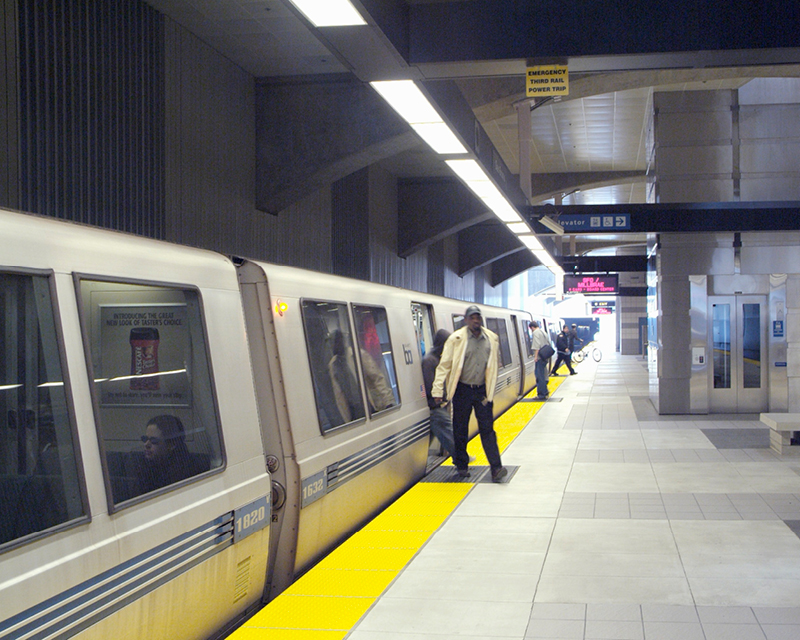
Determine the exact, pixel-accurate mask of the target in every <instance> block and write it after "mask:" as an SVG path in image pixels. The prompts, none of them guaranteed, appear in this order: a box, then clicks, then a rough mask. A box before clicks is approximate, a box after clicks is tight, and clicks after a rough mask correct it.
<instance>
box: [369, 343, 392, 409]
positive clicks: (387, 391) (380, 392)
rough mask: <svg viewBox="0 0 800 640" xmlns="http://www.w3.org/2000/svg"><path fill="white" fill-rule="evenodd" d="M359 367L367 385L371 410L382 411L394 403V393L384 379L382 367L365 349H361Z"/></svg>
mask: <svg viewBox="0 0 800 640" xmlns="http://www.w3.org/2000/svg"><path fill="white" fill-rule="evenodd" d="M361 368H362V369H363V371H364V383H365V384H366V385H367V400H369V405H370V407H371V408H372V410H373V411H383V410H384V409H388V408H389V407H393V406H394V405H395V401H394V393H393V392H392V388H391V387H390V386H389V383H388V381H387V380H386V374H385V373H384V371H383V369H384V367H383V366H382V364H379V363H378V362H376V361H375V358H373V357H372V356H371V355H370V353H369V352H368V351H367V350H366V349H361Z"/></svg>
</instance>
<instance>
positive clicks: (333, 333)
mask: <svg viewBox="0 0 800 640" xmlns="http://www.w3.org/2000/svg"><path fill="white" fill-rule="evenodd" d="M302 308H303V326H304V327H305V332H306V345H307V348H308V357H309V360H310V362H311V379H312V381H313V383H314V396H315V398H316V401H317V415H318V416H319V425H320V429H321V430H322V433H325V432H326V431H330V430H331V429H335V428H336V427H340V426H342V425H344V424H348V423H350V422H353V421H355V420H361V419H363V418H364V416H365V415H366V414H365V412H364V399H363V396H362V395H361V387H360V385H359V384H358V379H357V377H356V363H355V356H354V355H353V353H354V350H353V335H352V333H351V332H350V321H349V319H348V315H347V305H345V304H341V303H337V302H318V301H315V300H303V301H302Z"/></svg>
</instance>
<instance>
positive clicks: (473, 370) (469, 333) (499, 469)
mask: <svg viewBox="0 0 800 640" xmlns="http://www.w3.org/2000/svg"><path fill="white" fill-rule="evenodd" d="M464 319H465V325H464V326H463V327H462V328H461V329H459V330H458V331H455V332H453V334H452V335H451V336H450V337H449V338H448V339H447V342H445V343H444V350H443V351H442V358H441V360H440V361H439V366H438V367H436V377H435V378H434V380H433V387H432V389H431V395H432V396H433V398H434V401H436V402H437V403H439V402H441V400H442V397H443V396H444V388H445V384H447V397H448V398H452V402H453V439H454V441H455V442H454V444H455V455H454V456H453V464H455V466H456V469H457V471H458V474H459V475H460V476H461V477H463V478H468V477H469V457H468V455H467V441H468V439H469V417H470V415H471V414H472V411H473V409H474V410H475V419H476V420H477V421H478V433H480V436H481V444H482V445H483V450H484V452H485V453H486V458H487V460H488V461H489V465H490V466H491V469H492V481H493V482H501V481H502V479H503V478H504V477H505V476H506V475H507V474H508V471H506V468H505V467H504V466H503V464H502V462H501V461H500V450H499V449H498V447H497V434H495V432H494V413H493V402H492V401H493V399H494V389H495V385H496V384H497V369H498V364H499V361H500V340H499V339H498V337H497V334H496V333H494V332H492V331H489V330H488V329H486V328H485V327H484V326H483V317H482V316H481V310H480V309H479V308H478V307H477V306H475V305H470V306H469V307H467V310H466V312H465V313H464Z"/></svg>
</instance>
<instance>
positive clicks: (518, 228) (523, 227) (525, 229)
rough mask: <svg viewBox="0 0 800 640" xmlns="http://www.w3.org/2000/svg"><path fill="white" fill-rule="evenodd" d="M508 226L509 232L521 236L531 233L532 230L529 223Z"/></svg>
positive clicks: (513, 223) (512, 223) (515, 223)
mask: <svg viewBox="0 0 800 640" xmlns="http://www.w3.org/2000/svg"><path fill="white" fill-rule="evenodd" d="M507 226H508V230H509V231H511V232H512V233H516V234H520V233H530V232H531V228H530V227H529V226H528V223H527V222H511V223H509V224H508V225H507Z"/></svg>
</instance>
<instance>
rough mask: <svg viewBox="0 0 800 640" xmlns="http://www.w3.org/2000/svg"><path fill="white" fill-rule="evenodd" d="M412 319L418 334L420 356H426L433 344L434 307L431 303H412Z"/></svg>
mask: <svg viewBox="0 0 800 640" xmlns="http://www.w3.org/2000/svg"><path fill="white" fill-rule="evenodd" d="M411 319H412V321H413V322H414V331H415V333H416V336H417V346H418V347H419V358H420V360H422V358H424V357H425V354H426V353H427V352H428V349H430V348H431V345H433V330H434V328H435V327H434V326H433V309H432V308H431V305H429V304H420V303H419V302H412V303H411Z"/></svg>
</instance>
